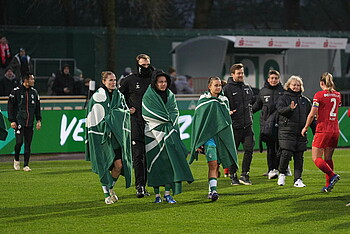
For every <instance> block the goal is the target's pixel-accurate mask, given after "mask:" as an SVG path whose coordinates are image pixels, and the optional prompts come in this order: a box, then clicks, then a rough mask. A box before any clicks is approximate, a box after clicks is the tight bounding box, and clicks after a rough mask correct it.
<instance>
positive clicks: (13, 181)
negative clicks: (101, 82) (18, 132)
mask: <svg viewBox="0 0 350 234" xmlns="http://www.w3.org/2000/svg"><path fill="white" fill-rule="evenodd" d="M349 157H350V150H348V149H347V150H345V149H337V150H336V151H335V155H334V164H335V171H336V172H337V173H339V174H340V176H341V180H340V181H339V182H338V183H337V185H336V186H335V188H334V190H333V192H331V193H321V192H320V189H321V188H322V187H323V186H324V180H325V179H324V176H323V173H322V172H321V171H319V169H318V168H316V166H315V165H314V164H313V162H312V160H311V154H310V151H308V152H306V153H305V160H304V161H305V164H304V173H303V181H304V183H305V184H306V185H307V186H306V187H305V188H294V187H293V178H292V177H287V179H286V185H285V186H278V185H277V183H276V181H277V180H276V179H275V180H267V178H266V177H263V176H261V175H262V174H263V173H264V172H265V171H266V170H267V166H266V156H265V152H264V153H262V154H260V153H258V152H255V153H254V158H253V163H252V167H251V174H250V176H251V181H252V182H253V185H252V186H245V185H240V186H231V185H230V180H229V179H228V178H223V177H221V178H219V180H218V192H219V195H220V198H219V200H218V201H216V202H210V201H209V200H208V199H207V198H206V195H207V191H208V184H207V171H208V169H207V165H206V162H205V158H204V156H202V157H200V160H199V161H196V162H194V163H193V165H191V169H192V172H193V175H194V177H195V181H194V182H193V183H192V184H187V183H186V184H184V187H183V193H182V194H179V195H177V196H175V197H174V198H175V200H177V204H167V203H161V204H154V203H153V201H154V195H153V189H152V188H148V190H149V191H150V192H151V194H152V195H151V196H150V197H145V198H142V199H138V198H136V196H135V189H134V188H133V187H132V188H129V189H125V187H124V179H123V178H121V179H120V180H119V181H118V183H117V186H116V189H115V190H116V192H117V195H118V196H119V199H120V200H119V201H118V202H117V203H115V204H112V205H106V204H105V203H104V200H103V193H102V189H101V186H100V183H99V181H98V177H97V175H96V174H94V173H92V172H91V167H90V162H85V161H78V160H74V161H73V160H67V161H32V162H31V164H30V166H31V168H32V170H33V171H32V172H23V171H14V170H13V168H12V163H10V162H3V163H0V188H1V192H0V193H1V195H0V233H62V232H64V233H65V232H69V233H104V232H111V233H350V207H347V206H345V204H347V203H349V202H350V190H349V182H350V179H349V178H350V170H349ZM21 160H22V157H21ZM241 160H242V153H240V154H239V162H241ZM21 163H22V162H21ZM291 168H292V170H293V161H291ZM221 172H222V169H221ZM222 174H223V173H222ZM161 192H162V193H163V189H161Z"/></svg>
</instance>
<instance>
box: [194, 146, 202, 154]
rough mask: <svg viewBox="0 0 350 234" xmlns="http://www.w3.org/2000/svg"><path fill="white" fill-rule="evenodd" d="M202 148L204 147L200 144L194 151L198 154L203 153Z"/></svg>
mask: <svg viewBox="0 0 350 234" xmlns="http://www.w3.org/2000/svg"><path fill="white" fill-rule="evenodd" d="M203 149H204V147H203V146H201V147H199V148H197V149H196V151H197V152H198V153H200V154H203V153H204V151H203Z"/></svg>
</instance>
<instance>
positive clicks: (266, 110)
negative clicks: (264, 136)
mask: <svg viewBox="0 0 350 234" xmlns="http://www.w3.org/2000/svg"><path fill="white" fill-rule="evenodd" d="M283 93H284V89H283V87H282V85H281V83H278V84H277V85H276V86H271V85H270V84H269V82H267V81H266V82H265V85H264V87H263V88H262V89H261V90H260V92H259V95H258V97H257V99H256V102H255V103H254V105H253V113H255V112H257V111H259V110H261V113H260V133H263V132H264V129H265V125H266V121H272V123H267V124H268V125H271V126H273V125H274V124H275V123H274V122H273V121H275V120H276V119H277V118H274V116H272V117H271V115H273V114H274V113H275V112H277V109H276V104H277V101H278V99H279V98H280V97H281V96H282V95H283ZM270 134H271V135H272V134H273V132H271V133H270ZM276 134H277V133H276ZM272 136H273V138H274V139H277V135H276V136H274V135H272Z"/></svg>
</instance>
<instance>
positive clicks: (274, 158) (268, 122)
mask: <svg viewBox="0 0 350 234" xmlns="http://www.w3.org/2000/svg"><path fill="white" fill-rule="evenodd" d="M283 92H284V89H283V87H282V84H281V83H280V73H279V72H278V71H276V70H270V71H269V74H268V78H267V81H266V82H265V85H264V87H263V88H262V89H261V90H260V92H259V95H258V97H257V99H256V102H255V103H254V105H253V113H255V112H257V111H259V110H261V113H260V142H259V148H260V152H262V150H263V149H262V141H263V142H265V143H266V147H267V155H266V156H267V166H268V175H267V176H268V179H276V178H277V177H278V165H279V156H278V153H277V152H278V148H279V146H278V139H277V133H278V132H277V131H278V127H277V126H278V122H277V121H278V120H277V117H278V114H277V109H276V104H277V101H278V99H279V98H280V97H281V96H282V95H283Z"/></svg>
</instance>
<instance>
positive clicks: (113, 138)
mask: <svg viewBox="0 0 350 234" xmlns="http://www.w3.org/2000/svg"><path fill="white" fill-rule="evenodd" d="M86 127H87V129H86V160H87V161H91V165H92V171H93V172H95V173H96V174H98V176H99V178H100V181H101V183H102V184H103V185H108V186H109V187H111V186H112V183H113V179H112V177H111V175H110V171H109V169H110V167H111V166H112V165H113V162H114V161H115V153H114V151H115V150H116V149H118V148H121V151H122V163H123V171H122V175H124V177H125V182H126V187H127V188H128V187H130V186H131V175H132V173H131V170H132V155H131V131H130V111H129V109H128V107H127V105H126V102H125V100H124V96H123V95H122V94H121V93H120V92H119V91H118V90H117V89H116V90H114V91H113V94H112V100H111V99H110V97H109V95H108V94H107V93H106V91H105V90H104V89H103V88H99V89H98V90H97V91H96V92H95V93H94V95H93V96H92V98H91V100H90V102H89V105H88V108H87V118H86Z"/></svg>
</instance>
